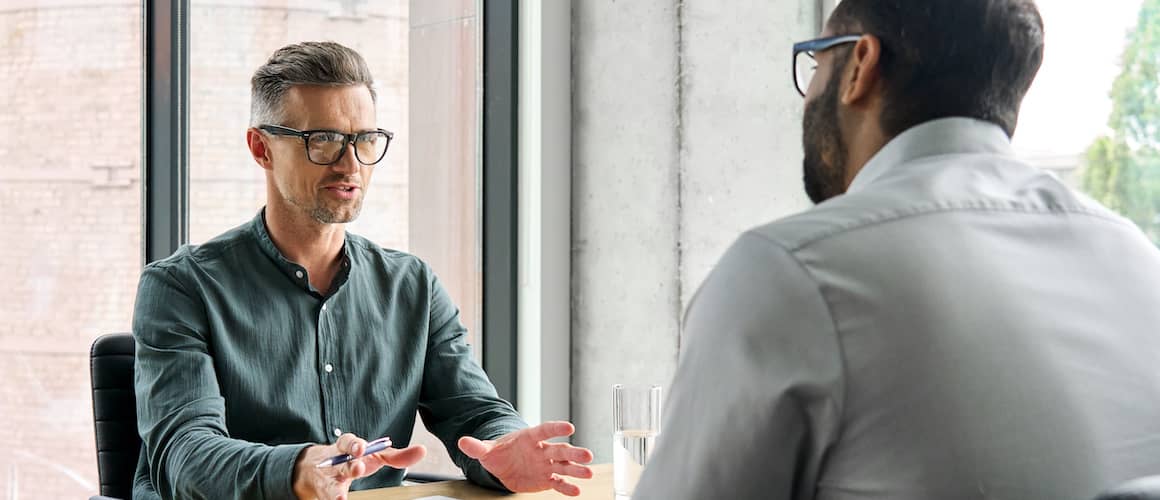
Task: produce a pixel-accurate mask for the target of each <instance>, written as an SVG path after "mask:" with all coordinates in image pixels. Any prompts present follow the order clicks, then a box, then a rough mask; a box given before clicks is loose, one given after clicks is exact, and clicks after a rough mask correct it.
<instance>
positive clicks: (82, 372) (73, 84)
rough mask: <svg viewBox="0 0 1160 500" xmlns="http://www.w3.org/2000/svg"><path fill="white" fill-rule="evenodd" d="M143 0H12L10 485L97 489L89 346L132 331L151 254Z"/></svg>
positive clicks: (4, 304)
mask: <svg viewBox="0 0 1160 500" xmlns="http://www.w3.org/2000/svg"><path fill="white" fill-rule="evenodd" d="M140 3H141V2H140V1H139V0H133V1H126V0H102V1H94V2H59V1H52V0H6V1H4V2H3V6H2V7H0V110H3V111H0V235H3V236H0V238H2V239H0V276H4V280H5V283H7V284H9V288H8V290H6V292H7V293H5V296H4V300H3V301H0V318H2V319H0V380H3V383H0V429H4V432H3V433H2V434H0V449H3V450H4V452H3V453H0V496H3V497H4V498H88V497H89V496H90V495H94V494H96V493H97V484H98V483H97V467H96V452H95V450H94V447H95V446H94V438H93V421H92V419H93V410H92V403H91V401H90V396H89V394H90V393H89V359H88V353H89V346H90V344H91V343H92V341H93V340H94V339H95V338H96V337H97V336H99V335H101V334H104V333H110V332H127V331H129V326H130V321H131V315H132V308H133V297H134V294H135V292H136V287H137V278H138V275H139V274H140V271H141V261H142V256H141V216H140V214H141V185H140V179H141V176H140V167H141V166H140V158H141V126H140V114H141V107H140V104H139V103H140V102H141V71H142V65H141V8H140ZM13 287H14V288H13Z"/></svg>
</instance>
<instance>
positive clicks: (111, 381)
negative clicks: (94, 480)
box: [89, 333, 141, 500]
mask: <svg viewBox="0 0 1160 500" xmlns="http://www.w3.org/2000/svg"><path fill="white" fill-rule="evenodd" d="M134 348H135V344H134V342H133V336H132V335H129V334H127V333H113V334H108V335H102V336H101V337H99V338H97V340H95V341H93V347H92V349H91V350H90V351H89V370H90V376H91V379H90V380H91V381H92V387H93V425H94V430H95V431H96V437H97V476H99V478H100V484H101V495H104V496H103V497H93V498H92V499H91V500H100V499H105V498H109V497H112V498H130V497H131V496H132V491H133V475H134V474H135V473H136V471H137V456H138V455H139V454H140V453H141V438H140V437H139V436H138V435H137V403H136V396H135V395H134V394H133V358H134V355H135V354H134Z"/></svg>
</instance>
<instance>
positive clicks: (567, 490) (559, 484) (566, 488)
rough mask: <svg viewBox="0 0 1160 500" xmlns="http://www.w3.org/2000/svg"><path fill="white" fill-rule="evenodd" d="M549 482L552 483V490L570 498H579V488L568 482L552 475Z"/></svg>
mask: <svg viewBox="0 0 1160 500" xmlns="http://www.w3.org/2000/svg"><path fill="white" fill-rule="evenodd" d="M549 481H551V483H552V489H554V490H556V491H559V492H560V493H563V494H565V495H568V496H570V497H576V496H580V487H579V486H576V485H574V484H572V483H569V482H568V481H565V480H563V479H561V478H560V477H559V476H557V475H555V474H553V475H552V479H550V480H549Z"/></svg>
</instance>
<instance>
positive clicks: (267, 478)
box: [262, 443, 310, 498]
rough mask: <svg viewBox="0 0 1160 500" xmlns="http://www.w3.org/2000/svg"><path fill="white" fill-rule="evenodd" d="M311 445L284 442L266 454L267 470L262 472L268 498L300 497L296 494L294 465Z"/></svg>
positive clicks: (263, 487)
mask: <svg viewBox="0 0 1160 500" xmlns="http://www.w3.org/2000/svg"><path fill="white" fill-rule="evenodd" d="M309 446H310V443H304V444H284V445H278V446H274V447H272V448H271V449H270V450H269V455H267V456H266V470H265V471H263V474H262V491H264V492H265V493H266V498H298V497H297V496H296V495H294V466H295V465H296V464H297V463H298V456H299V455H301V454H302V450H305V449H306V448H307V447H309Z"/></svg>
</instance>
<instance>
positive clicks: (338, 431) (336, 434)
mask: <svg viewBox="0 0 1160 500" xmlns="http://www.w3.org/2000/svg"><path fill="white" fill-rule="evenodd" d="M334 436H335V437H339V436H342V429H339V428H338V427H335V428H334Z"/></svg>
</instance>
